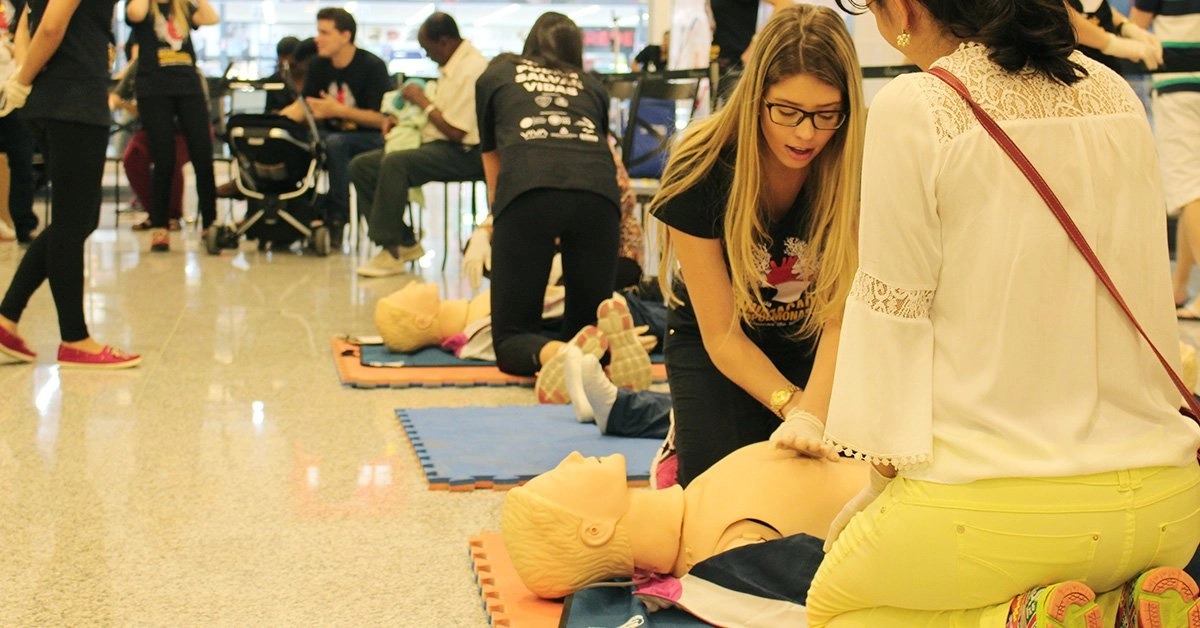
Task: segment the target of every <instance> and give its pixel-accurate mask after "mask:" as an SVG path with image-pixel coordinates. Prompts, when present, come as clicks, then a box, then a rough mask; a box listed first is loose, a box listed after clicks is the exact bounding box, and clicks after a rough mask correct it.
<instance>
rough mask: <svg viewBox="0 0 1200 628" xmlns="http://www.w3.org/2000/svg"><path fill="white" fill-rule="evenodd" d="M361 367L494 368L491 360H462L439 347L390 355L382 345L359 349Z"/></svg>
mask: <svg viewBox="0 0 1200 628" xmlns="http://www.w3.org/2000/svg"><path fill="white" fill-rule="evenodd" d="M359 356H360V357H359V361H360V362H362V365H363V366H391V367H397V366H496V363H495V362H493V361H491V360H464V359H462V358H460V357H458V356H456V355H454V354H453V353H450V352H448V351H445V350H443V349H441V348H440V347H425V348H424V349H421V350H420V351H417V352H415V353H392V352H391V351H388V348H387V347H385V346H383V345H362V346H361V347H359Z"/></svg>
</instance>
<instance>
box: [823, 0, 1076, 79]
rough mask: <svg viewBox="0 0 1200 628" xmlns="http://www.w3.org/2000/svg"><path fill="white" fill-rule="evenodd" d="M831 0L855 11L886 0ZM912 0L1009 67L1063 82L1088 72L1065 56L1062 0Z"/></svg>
mask: <svg viewBox="0 0 1200 628" xmlns="http://www.w3.org/2000/svg"><path fill="white" fill-rule="evenodd" d="M835 1H836V2H837V5H838V7H840V8H841V9H842V10H843V11H845V12H847V13H851V14H855V15H857V14H860V13H863V12H865V11H866V10H867V4H870V3H872V2H873V3H875V4H877V5H879V6H880V10H882V11H886V10H887V7H886V4H887V0H868V1H867V2H859V1H857V0H835ZM917 1H918V2H920V3H921V4H922V5H923V6H924V7H925V9H926V10H927V11H929V14H930V15H932V16H933V19H935V20H937V22H938V23H939V24H941V25H942V27H943V28H945V29H946V31H947V32H948V33H950V34H952V35H954V36H955V37H958V38H961V39H968V40H971V41H977V42H979V43H981V44H983V45H985V46H987V47H988V48H989V49H991V54H990V55H989V56H990V58H991V59H992V61H993V62H995V63H996V65H999V66H1000V67H1002V68H1004V69H1005V70H1007V71H1009V72H1019V71H1021V70H1024V69H1026V68H1031V69H1033V70H1035V71H1037V72H1041V73H1043V74H1046V75H1048V76H1050V77H1052V78H1054V79H1056V80H1058V81H1059V82H1061V83H1063V84H1065V85H1070V84H1072V83H1074V82H1076V81H1078V80H1080V79H1082V78H1083V77H1085V76H1087V70H1085V69H1084V68H1083V66H1081V65H1079V64H1078V63H1075V62H1074V61H1071V60H1070V59H1069V58H1068V57H1069V56H1070V55H1071V53H1072V52H1074V50H1075V43H1076V42H1075V31H1074V30H1073V29H1072V28H1071V21H1070V17H1069V15H1068V13H1067V7H1066V5H1065V4H1064V3H1063V1H1062V0H917Z"/></svg>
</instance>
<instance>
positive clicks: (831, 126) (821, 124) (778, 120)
mask: <svg viewBox="0 0 1200 628" xmlns="http://www.w3.org/2000/svg"><path fill="white" fill-rule="evenodd" d="M767 117H769V118H771V122H774V123H775V124H778V125H780V126H800V125H801V124H804V121H805V120H812V125H813V128H815V129H818V130H821V131H836V130H837V129H839V128H840V127H841V126H842V124H844V123H845V122H846V112H845V111H842V110H840V109H832V110H829V111H805V110H803V109H800V108H798V107H793V106H791V105H784V104H781V103H775V102H769V103H767Z"/></svg>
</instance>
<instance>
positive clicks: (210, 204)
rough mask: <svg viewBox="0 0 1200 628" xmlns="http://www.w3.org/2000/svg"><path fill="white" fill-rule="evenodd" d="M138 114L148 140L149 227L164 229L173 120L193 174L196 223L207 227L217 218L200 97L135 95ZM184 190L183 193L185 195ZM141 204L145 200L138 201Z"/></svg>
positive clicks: (210, 152)
mask: <svg viewBox="0 0 1200 628" xmlns="http://www.w3.org/2000/svg"><path fill="white" fill-rule="evenodd" d="M138 115H139V116H141V119H142V128H143V129H146V137H147V138H148V139H149V141H150V161H151V162H152V163H153V164H154V167H153V173H154V174H153V175H152V178H151V182H152V187H151V190H153V192H152V194H151V195H152V196H153V198H151V199H150V207H149V208H148V209H149V211H150V224H152V225H154V227H155V228H156V229H166V228H167V219H168V216H167V214H168V213H169V210H170V208H171V181H172V179H173V178H174V176H175V121H176V120H178V121H179V130H180V131H181V132H182V133H183V140H184V143H186V144H187V150H188V157H189V158H191V160H192V170H193V172H195V173H196V197H197V199H198V207H199V210H200V220H201V224H202V226H203V227H204V228H206V229H207V228H208V226H209V225H211V224H212V223H213V222H214V221H216V219H217V188H216V184H215V183H214V182H213V141H212V130H211V128H210V125H209V120H208V103H206V102H205V101H204V96H203V95H202V94H189V95H186V96H157V95H144V96H143V95H140V94H139V95H138ZM186 192H187V190H184V193H186ZM142 200H143V201H145V200H146V199H142Z"/></svg>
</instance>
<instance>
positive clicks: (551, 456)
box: [396, 405, 662, 490]
mask: <svg viewBox="0 0 1200 628" xmlns="http://www.w3.org/2000/svg"><path fill="white" fill-rule="evenodd" d="M396 416H397V418H398V419H399V420H400V423H401V425H402V426H403V427H404V431H405V433H406V434H407V435H408V439H409V442H410V443H411V444H412V447H413V451H414V452H416V454H417V457H418V459H419V460H420V462H421V466H422V467H423V470H424V472H425V479H426V480H427V481H428V482H429V485H430V488H440V489H445V488H449V489H451V490H472V489H474V488H504V487H512V486H516V485H517V484H520V483H521V482H524V481H526V480H528V479H530V478H532V477H533V476H535V475H538V474H539V473H543V472H545V471H549V470H550V469H553V468H554V467H555V466H557V465H558V463H559V462H561V461H562V459H563V458H565V457H566V456H567V454H569V453H571V452H572V451H579V452H580V453H582V454H583V455H585V456H607V455H609V454H615V453H619V454H624V456H625V463H626V474H627V475H628V477H629V479H630V481H631V482H632V483H634V484H644V483H645V482H646V481H648V480H649V479H650V463H651V461H652V460H653V459H654V453H655V451H657V449H658V447H659V445H661V444H662V441H660V440H658V439H646V438H622V437H619V436H605V435H603V434H601V433H600V430H598V429H597V428H596V426H595V425H594V424H592V423H580V422H578V421H576V420H575V413H574V412H573V411H572V410H571V406H569V405H535V406H492V407H464V408H414V409H411V410H410V409H403V408H401V409H399V410H396Z"/></svg>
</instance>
